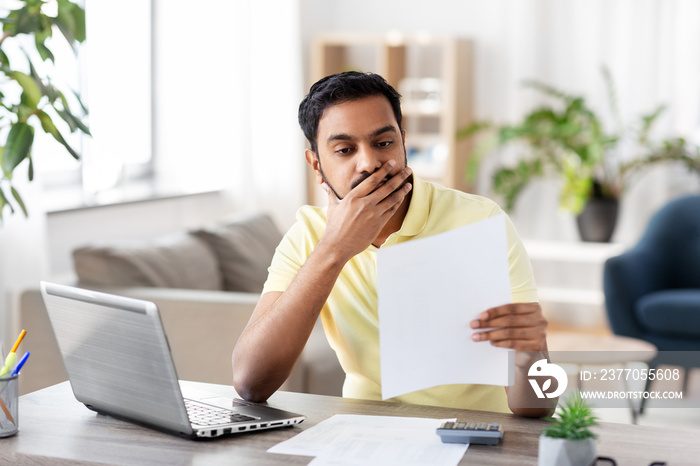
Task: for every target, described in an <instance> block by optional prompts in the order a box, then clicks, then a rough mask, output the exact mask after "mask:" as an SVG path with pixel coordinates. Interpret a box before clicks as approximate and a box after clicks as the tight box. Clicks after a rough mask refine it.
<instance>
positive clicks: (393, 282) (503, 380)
mask: <svg viewBox="0 0 700 466" xmlns="http://www.w3.org/2000/svg"><path fill="white" fill-rule="evenodd" d="M377 280H378V299H379V342H380V352H381V356H380V358H381V377H382V397H383V398H384V399H388V398H393V397H395V396H399V395H403V394H406V393H410V392H413V391H416V390H422V389H425V388H430V387H435V386H438V385H447V384H490V385H504V386H505V385H508V382H509V381H508V353H509V350H507V349H504V348H497V347H494V346H492V345H491V344H490V343H488V342H474V341H472V339H471V335H472V333H474V330H473V329H472V328H471V327H470V326H469V323H470V321H471V320H473V319H475V318H476V317H477V316H478V315H479V313H481V312H482V311H485V310H486V309H488V308H491V307H494V306H498V305H502V304H507V303H510V302H511V292H510V274H509V263H508V242H507V240H506V229H505V217H504V216H503V215H499V216H496V217H492V218H489V219H487V220H483V221H480V222H477V223H473V224H471V225H467V226H465V227H462V228H458V229H455V230H452V231H448V232H445V233H440V234H437V235H434V236H430V237H427V238H421V239H417V240H413V241H407V242H405V243H400V244H398V245H395V246H389V247H386V248H381V249H380V250H379V252H378V255H377Z"/></svg>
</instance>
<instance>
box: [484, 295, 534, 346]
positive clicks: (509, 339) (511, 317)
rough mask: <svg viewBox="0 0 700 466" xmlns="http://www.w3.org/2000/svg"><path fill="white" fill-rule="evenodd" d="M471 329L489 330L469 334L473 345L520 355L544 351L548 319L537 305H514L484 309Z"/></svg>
mask: <svg viewBox="0 0 700 466" xmlns="http://www.w3.org/2000/svg"><path fill="white" fill-rule="evenodd" d="M470 325H471V328H473V329H490V330H484V331H479V332H474V333H473V334H472V340H474V341H490V342H491V344H492V345H493V346H500V347H503V348H512V349H514V350H519V351H545V350H546V349H547V342H546V336H547V319H545V318H544V316H543V315H542V308H541V307H540V305H539V303H513V304H505V305H503V306H498V307H493V308H491V309H487V310H485V311H484V312H482V313H481V314H479V318H478V319H474V320H472V321H471V323H470Z"/></svg>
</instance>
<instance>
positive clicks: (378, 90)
mask: <svg viewBox="0 0 700 466" xmlns="http://www.w3.org/2000/svg"><path fill="white" fill-rule="evenodd" d="M375 95H383V96H384V97H386V98H387V99H388V100H389V104H391V108H392V110H393V111H394V116H395V117H396V122H397V123H398V125H399V130H401V129H402V128H401V119H402V117H401V95H400V94H399V93H398V92H396V89H394V88H393V87H391V85H390V84H389V83H388V82H386V80H385V79H384V78H382V77H381V76H379V75H378V74H375V73H361V72H359V71H345V72H343V73H337V74H333V75H330V76H326V77H325V78H321V79H320V80H319V81H317V82H316V83H315V84H314V85H313V86H311V89H309V93H308V94H307V95H306V97H304V100H302V101H301V104H299V126H301V129H302V131H304V136H306V139H307V140H308V141H309V144H310V145H311V150H312V151H314V153H316V154H318V143H317V141H316V139H317V137H318V123H319V121H321V116H323V112H324V110H325V109H326V108H327V107H330V106H332V105H337V104H340V103H343V102H349V101H351V100H357V99H362V98H364V97H371V96H375Z"/></svg>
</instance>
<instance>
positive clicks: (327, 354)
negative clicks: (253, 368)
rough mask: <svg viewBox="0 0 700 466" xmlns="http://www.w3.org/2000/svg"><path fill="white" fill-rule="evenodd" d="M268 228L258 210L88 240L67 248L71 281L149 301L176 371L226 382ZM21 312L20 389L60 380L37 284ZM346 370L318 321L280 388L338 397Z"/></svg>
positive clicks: (265, 259) (267, 254) (253, 296)
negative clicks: (134, 236)
mask: <svg viewBox="0 0 700 466" xmlns="http://www.w3.org/2000/svg"><path fill="white" fill-rule="evenodd" d="M273 228H275V227H274V224H272V221H271V220H270V219H269V217H267V216H264V215H258V216H252V217H245V218H238V219H234V220H232V221H229V222H228V223H222V224H221V225H216V226H213V227H212V228H209V229H207V230H197V231H195V232H176V233H174V234H173V235H168V236H167V237H161V238H152V239H147V240H144V241H140V242H133V241H130V242H128V243H125V242H110V243H106V242H100V243H95V244H91V245H87V246H86V247H84V248H80V249H78V250H76V251H75V252H74V260H75V269H76V274H77V275H78V279H79V281H78V286H81V287H84V288H89V289H93V290H100V291H106V292H111V293H114V294H119V295H123V296H129V297H134V298H140V299H147V300H150V301H154V302H155V303H156V304H157V305H158V307H159V309H160V312H161V318H162V320H163V325H164V327H165V331H166V334H167V336H168V341H169V343H170V348H171V351H172V354H173V360H174V362H175V367H176V369H177V371H178V376H179V377H180V378H181V379H184V380H195V381H201V382H211V383H220V384H230V383H231V380H232V368H231V352H232V350H233V347H234V345H235V343H236V340H237V339H238V336H239V335H240V333H241V332H242V331H243V329H244V328H245V326H246V324H247V323H248V319H249V318H250V315H251V313H252V312H253V309H254V307H255V304H256V303H257V301H258V299H259V296H260V295H259V292H260V290H261V289H262V283H263V282H264V279H265V276H266V269H267V266H268V264H269V262H270V259H271V257H272V254H273V253H274V247H275V246H276V244H277V243H278V242H279V239H280V238H281V234H280V233H279V232H277V231H270V230H271V229H273ZM207 235H209V236H207ZM212 241H213V242H218V243H216V244H214V245H212ZM197 288H199V289H197ZM234 290H235V291H234ZM18 312H19V315H18V316H16V320H15V321H16V322H19V323H20V325H21V328H24V329H26V330H27V336H26V337H25V341H24V344H23V346H24V347H25V348H29V349H30V351H31V353H32V356H31V364H27V365H26V366H25V368H24V369H23V371H22V380H21V383H20V391H21V392H22V393H28V392H31V391H34V390H37V389H40V388H43V387H46V386H49V385H52V384H55V383H58V382H61V381H64V380H67V375H66V372H65V369H64V367H63V363H62V361H61V358H60V355H59V350H58V345H57V343H56V340H55V338H54V336H53V332H52V330H51V325H50V322H49V320H48V316H47V313H46V308H45V307H44V304H43V300H42V298H41V293H40V292H39V290H38V287H37V289H32V290H27V291H25V292H24V293H22V295H21V296H20V303H19V307H18ZM344 377H345V376H344V373H343V371H342V369H341V368H340V365H339V364H338V360H337V358H336V356H335V353H334V352H333V350H332V349H331V348H330V347H329V345H328V342H327V341H326V338H325V335H324V334H323V329H322V327H321V325H320V322H319V323H317V325H316V327H315V328H314V331H313V332H312V334H311V336H310V338H309V341H308V342H307V345H306V347H305V349H304V351H303V353H302V355H301V358H300V359H299V361H298V362H297V364H296V366H295V368H294V371H293V372H292V374H291V376H290V377H289V379H288V380H287V381H286V382H285V384H284V385H283V387H282V388H283V389H285V390H292V391H301V392H306V393H317V394H324V395H340V392H341V387H342V383H343V380H344Z"/></svg>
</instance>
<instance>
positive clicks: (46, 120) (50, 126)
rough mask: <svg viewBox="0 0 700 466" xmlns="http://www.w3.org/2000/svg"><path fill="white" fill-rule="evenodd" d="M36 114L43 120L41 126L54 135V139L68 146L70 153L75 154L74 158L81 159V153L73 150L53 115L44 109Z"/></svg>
mask: <svg viewBox="0 0 700 466" xmlns="http://www.w3.org/2000/svg"><path fill="white" fill-rule="evenodd" d="M36 116H37V117H38V118H39V121H41V128H42V129H43V130H44V132H45V133H48V134H50V135H51V136H53V137H54V139H56V140H57V141H58V142H60V143H61V144H62V145H63V147H65V148H66V150H67V151H68V152H69V153H70V155H72V156H73V158H74V159H76V160H79V159H80V155H78V153H77V152H76V151H74V150H73V148H72V147H71V146H70V145H69V144H68V142H67V141H66V140H65V138H64V137H63V135H61V133H60V132H59V131H58V128H56V125H55V124H54V122H53V120H52V119H51V117H50V116H49V115H48V114H47V113H46V112H44V111H43V110H39V111H38V112H36Z"/></svg>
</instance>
